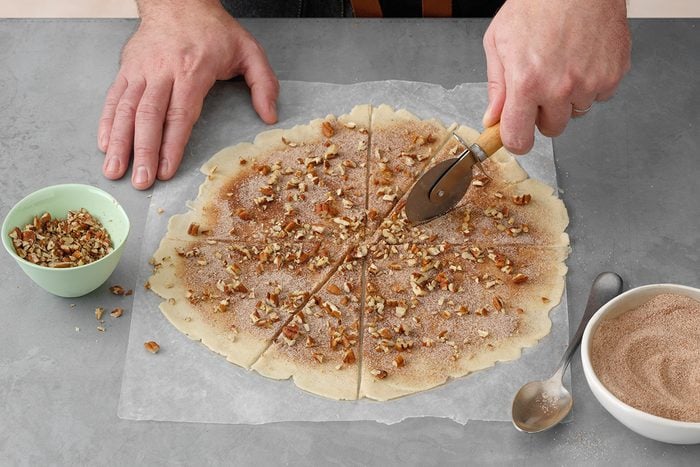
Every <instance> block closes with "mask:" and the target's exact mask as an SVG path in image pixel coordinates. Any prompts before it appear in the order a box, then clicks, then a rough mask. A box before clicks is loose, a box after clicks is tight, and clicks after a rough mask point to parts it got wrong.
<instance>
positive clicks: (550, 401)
mask: <svg viewBox="0 0 700 467" xmlns="http://www.w3.org/2000/svg"><path fill="white" fill-rule="evenodd" d="M573 405H574V400H573V398H572V397H571V393H569V391H567V390H566V388H565V387H564V386H562V385H561V383H560V382H559V381H556V380H552V379H551V378H550V379H548V380H545V381H531V382H529V383H527V384H526V385H525V386H523V387H522V388H520V391H518V393H517V394H516V395H515V399H514V400H513V423H514V424H515V426H516V427H517V428H518V429H519V430H520V431H525V432H527V433H538V432H540V431H544V430H547V429H548V428H551V427H553V426H555V425H557V424H558V423H559V422H561V421H562V420H563V419H564V418H565V417H566V416H567V414H568V413H569V412H570V411H571V408H572V407H573Z"/></svg>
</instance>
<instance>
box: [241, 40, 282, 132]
mask: <svg viewBox="0 0 700 467" xmlns="http://www.w3.org/2000/svg"><path fill="white" fill-rule="evenodd" d="M254 47H255V50H253V51H251V52H250V53H249V55H248V56H247V57H246V60H245V61H244V66H243V76H244V77H245V81H246V83H247V84H248V87H250V93H251V98H252V101H253V108H254V109H255V111H256V112H257V113H258V115H260V118H261V119H262V120H263V121H264V122H265V123H268V124H272V123H275V122H276V121H277V96H278V95H279V81H277V76H275V72H274V71H272V67H270V63H269V62H268V61H267V57H265V52H264V51H263V50H262V48H261V47H260V46H259V45H257V44H254Z"/></svg>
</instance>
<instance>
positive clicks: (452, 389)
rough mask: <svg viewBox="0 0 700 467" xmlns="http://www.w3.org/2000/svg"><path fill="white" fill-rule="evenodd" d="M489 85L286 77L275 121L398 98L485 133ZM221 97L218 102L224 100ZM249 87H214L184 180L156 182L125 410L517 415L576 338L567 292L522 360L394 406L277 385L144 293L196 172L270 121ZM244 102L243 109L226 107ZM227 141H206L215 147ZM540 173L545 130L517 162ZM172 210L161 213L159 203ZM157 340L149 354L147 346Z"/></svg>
mask: <svg viewBox="0 0 700 467" xmlns="http://www.w3.org/2000/svg"><path fill="white" fill-rule="evenodd" d="M486 96H487V94H486V86H485V84H484V83H467V84H462V85H460V86H457V87H456V88H454V89H452V90H446V89H444V88H442V87H441V86H437V85H433V84H425V83H415V82H404V81H382V82H368V83H358V84H354V85H334V84H325V83H309V82H282V83H281V92H280V100H279V107H278V108H279V110H280V122H279V123H278V124H277V125H276V126H277V127H279V128H288V127H291V126H293V125H295V124H299V123H306V122H308V121H309V120H311V119H313V118H319V117H324V116H325V115H327V114H329V113H333V114H335V115H341V114H343V113H347V112H349V111H350V110H351V109H352V107H353V106H354V105H357V104H365V103H371V104H374V105H379V104H382V103H386V104H390V105H392V106H393V107H395V108H406V109H408V110H409V111H411V112H413V113H415V114H416V115H417V116H419V117H421V118H430V117H437V118H439V119H441V120H442V122H443V123H444V124H445V125H448V124H450V123H452V122H457V123H461V124H466V125H469V126H471V127H473V128H481V116H482V113H483V111H484V109H485V108H486V103H487V98H486ZM217 98H219V99H217ZM247 99H248V95H247V91H246V90H245V87H244V86H243V85H242V84H240V83H238V84H232V85H228V86H227V87H225V88H224V89H221V88H219V89H216V90H215V91H214V93H213V95H212V96H210V98H209V101H208V102H207V106H206V108H208V109H209V110H208V113H206V114H204V115H203V116H202V118H201V119H200V123H199V125H198V129H197V130H196V131H195V133H194V136H193V140H192V141H193V142H192V143H191V144H190V149H189V150H190V154H187V155H186V158H187V159H186V161H185V162H184V166H183V168H182V169H181V171H180V172H179V175H178V176H177V177H176V178H175V179H174V180H171V181H169V182H167V183H160V184H158V186H157V188H156V189H155V191H154V193H153V196H152V199H151V207H150V211H149V214H148V219H147V222H146V226H145V231H144V235H143V251H142V253H141V261H140V264H141V268H140V271H139V277H138V282H137V287H136V289H137V291H136V296H135V298H134V306H133V312H132V318H131V330H130V334H129V345H128V349H127V355H126V363H125V368H124V375H123V380H122V388H121V397H120V401H119V411H118V414H119V416H120V417H122V418H127V419H134V420H167V421H182V422H209V423H236V424H238V423H249V424H260V423H269V422H280V421H339V420H375V421H379V422H382V423H387V424H392V423H397V422H399V421H401V420H404V419H406V418H409V417H424V416H431V417H448V418H451V419H453V420H455V421H457V422H459V423H462V424H465V423H466V422H467V421H468V420H500V421H506V420H510V404H511V401H512V398H513V395H514V394H515V392H516V391H517V390H518V388H519V387H520V386H521V385H522V384H524V383H525V382H527V381H530V380H533V379H542V378H544V377H548V376H549V375H550V373H551V372H552V371H553V370H554V368H555V365H556V363H557V362H558V360H559V358H560V356H561V355H562V353H563V351H564V349H565V347H566V344H567V341H568V313H567V307H566V294H564V296H563V297H562V300H561V303H560V305H559V306H557V307H556V308H554V309H553V310H552V311H551V312H550V317H551V319H552V331H551V333H550V334H549V335H548V336H546V337H545V338H544V339H542V340H541V341H540V343H539V344H538V345H537V346H535V347H533V348H530V349H525V351H524V352H523V356H522V357H521V358H520V359H518V360H515V361H511V362H504V363H497V364H496V366H494V367H491V368H488V369H486V370H482V371H480V372H477V373H474V374H472V375H469V376H467V377H465V378H461V379H458V380H453V381H449V382H448V383H447V384H445V385H443V386H441V387H438V388H436V389H433V390H430V391H426V392H423V393H419V394H415V395H412V396H408V397H404V398H400V399H397V400H393V401H388V402H374V401H368V400H360V401H352V402H348V401H340V402H338V401H332V400H328V399H324V398H322V397H318V396H315V395H312V394H309V393H306V392H304V391H302V390H300V389H298V388H297V387H296V386H295V385H294V383H293V382H291V381H275V380H271V379H267V378H264V377H262V376H260V375H259V374H257V373H255V372H253V371H247V370H244V369H242V368H240V367H237V366H235V365H232V364H230V363H228V362H226V360H225V359H224V358H223V357H221V356H219V355H217V354H214V353H213V352H211V351H210V350H208V349H207V348H206V347H204V346H203V345H202V344H201V343H199V342H196V341H192V340H190V339H189V338H187V337H186V336H185V335H184V334H182V333H180V332H179V331H177V330H176V329H175V328H174V327H173V326H172V325H171V324H170V323H169V322H168V321H167V319H166V318H165V317H164V316H163V315H162V314H161V312H160V310H159V309H158V305H159V303H160V301H161V299H160V297H158V296H157V295H156V294H154V293H152V292H150V291H147V290H145V289H143V288H142V287H141V286H140V285H141V284H143V283H144V282H145V281H146V279H147V278H148V277H149V276H150V274H151V267H150V266H149V265H148V259H149V258H150V257H151V255H152V254H153V252H154V251H155V250H156V247H157V246H158V242H159V241H160V239H161V237H162V236H163V234H164V233H165V231H166V225H167V220H168V218H169V217H170V216H171V215H173V214H175V213H178V212H184V210H185V203H186V201H187V200H190V199H193V198H194V197H196V195H197V188H198V186H199V185H200V184H201V183H202V182H203V181H204V176H203V175H202V174H200V173H199V171H198V170H197V169H198V167H199V166H201V164H202V163H204V162H205V161H206V160H207V159H208V158H209V157H211V156H212V155H213V154H214V153H215V152H216V150H218V149H220V147H223V146H227V145H232V144H235V143H238V142H242V141H252V139H253V138H254V136H255V135H256V134H257V133H259V132H261V131H264V130H266V129H268V128H269V127H267V126H265V125H264V124H262V123H261V122H260V121H259V119H258V118H257V117H256V116H255V115H254V114H253V113H252V111H251V110H249V104H248V102H247ZM231 106H237V108H236V109H235V110H233V109H231V110H228V109H229V107H231ZM217 142H218V143H219V144H220V147H215V148H212V147H209V146H211V145H212V144H216V143H217ZM518 161H519V162H520V163H521V165H522V166H523V168H525V170H526V171H527V172H528V174H530V176H531V177H533V178H538V179H540V180H542V181H544V182H545V183H547V184H548V185H550V186H554V187H556V186H557V183H556V172H555V168H554V155H553V150H552V143H551V140H549V139H548V138H545V137H543V136H542V135H539V134H538V135H537V137H536V139H535V147H534V149H533V150H532V152H531V153H530V154H529V155H527V156H524V157H521V158H519V159H518ZM158 208H163V209H164V210H165V212H164V213H163V214H158V213H157V209H158ZM149 340H155V341H156V342H158V343H159V344H160V347H161V350H160V352H159V353H158V354H156V355H153V354H151V353H149V352H147V351H145V350H144V348H143V343H144V342H146V341H149Z"/></svg>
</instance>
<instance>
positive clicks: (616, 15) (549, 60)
mask: <svg viewBox="0 0 700 467" xmlns="http://www.w3.org/2000/svg"><path fill="white" fill-rule="evenodd" d="M484 50H485V51H486V62H487V68H488V81H489V83H488V92H489V107H488V109H487V110H486V113H485V114H484V122H483V123H484V126H485V127H489V126H491V125H493V124H495V123H496V122H498V121H499V120H500V122H501V138H502V140H503V145H504V146H505V147H506V148H507V149H508V150H510V151H511V152H513V153H515V154H524V153H526V152H528V151H529V150H530V149H532V145H533V143H534V131H535V125H537V127H538V128H539V129H540V131H541V132H542V134H544V135H546V136H557V135H559V134H561V133H562V132H563V131H564V128H565V127H566V124H567V123H568V121H569V118H570V117H572V116H575V114H576V113H578V114H579V115H582V114H583V113H585V112H586V109H589V108H590V106H591V105H592V104H593V102H594V101H603V100H606V99H609V98H610V97H612V95H613V93H614V91H615V88H616V87H617V84H618V83H619V82H620V80H621V79H622V77H623V75H624V74H625V73H626V72H627V70H628V69H629V67H630V36H629V29H628V28H627V18H626V6H625V0H556V1H551V0H508V1H507V2H506V3H505V4H504V5H503V8H501V10H500V11H499V12H498V14H497V15H496V16H495V17H494V19H493V21H492V22H491V25H490V26H489V28H488V30H487V31H486V34H485V35H484ZM574 109H577V110H578V111H579V112H575V111H574Z"/></svg>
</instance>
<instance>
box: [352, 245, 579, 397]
mask: <svg viewBox="0 0 700 467" xmlns="http://www.w3.org/2000/svg"><path fill="white" fill-rule="evenodd" d="M567 253H568V250H567V249H566V248H564V247H554V248H546V247H532V246H521V245H508V246H494V247H491V246H484V245H481V246H479V245H476V244H460V245H452V244H440V245H434V246H420V247H419V246H417V245H415V244H402V245H387V244H386V243H380V244H378V245H374V246H373V247H372V248H370V252H369V255H368V266H367V289H366V299H365V310H364V331H363V332H364V335H363V351H362V372H361V382H360V394H359V397H368V398H371V399H376V400H387V399H393V398H396V397H400V396H404V395H407V394H411V393H414V392H418V391H423V390H427V389H430V388H433V387H435V386H438V385H441V384H443V383H445V382H446V381H447V380H448V379H450V378H457V377H461V376H465V375H467V374H469V373H471V372H473V371H476V370H479V369H483V368H486V367H488V366H491V365H493V364H494V363H495V362H497V361H505V360H512V359H515V358H518V357H519V356H520V353H521V349H522V348H523V347H529V346H532V345H534V344H535V343H536V342H537V341H538V340H539V339H541V338H542V337H544V336H545V335H547V334H548V333H549V330H550V327H551V321H550V319H549V311H550V310H551V308H553V307H554V306H555V305H556V304H557V303H558V302H559V300H560V298H561V295H562V292H563V289H564V276H565V274H566V266H565V265H564V259H565V258H566V255H567ZM508 265H512V267H511V268H507V267H506V266H508ZM506 271H507V272H506Z"/></svg>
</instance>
